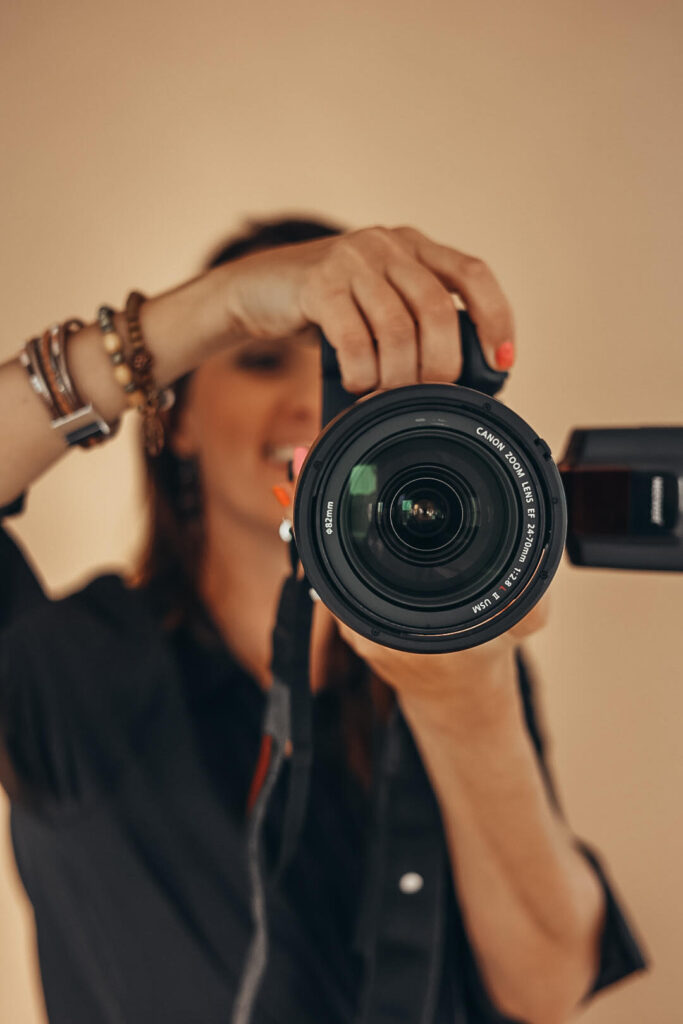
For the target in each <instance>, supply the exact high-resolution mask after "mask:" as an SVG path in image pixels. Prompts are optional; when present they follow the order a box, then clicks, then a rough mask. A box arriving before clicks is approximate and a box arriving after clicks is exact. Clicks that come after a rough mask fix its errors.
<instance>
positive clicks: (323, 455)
mask: <svg viewBox="0 0 683 1024" xmlns="http://www.w3.org/2000/svg"><path fill="white" fill-rule="evenodd" d="M458 315H459V318H460V328H461V339H462V351H463V372H462V374H461V376H460V378H459V380H458V381H457V382H456V383H455V384H414V385H409V386H407V387H400V388H394V389H391V390H388V391H382V392H375V393H373V394H371V395H367V396H364V397H362V398H360V399H356V396H353V395H350V394H348V393H347V392H345V391H344V389H343V388H342V386H341V381H340V376H339V367H338V364H337V360H336V356H335V353H334V350H333V349H332V348H331V346H330V345H329V343H328V342H327V340H326V339H325V338H324V337H323V338H322V346H321V350H322V369H323V423H324V429H323V431H322V433H321V434H320V435H319V437H318V438H317V440H316V442H315V444H314V445H313V447H312V448H311V449H310V450H309V452H308V454H307V456H306V459H305V461H304V463H303V465H302V467H301V470H300V472H299V475H298V477H297V481H296V492H295V499H294V523H293V527H294V537H295V541H296V546H297V550H298V554H299V557H300V559H301V562H302V565H303V567H304V571H305V574H306V577H307V579H308V581H309V582H310V584H311V586H312V588H313V589H314V591H315V593H316V594H317V595H318V596H319V597H320V599H321V600H322V601H323V602H324V603H325V604H326V605H327V606H328V607H329V608H330V610H331V611H332V612H333V613H334V614H335V615H336V616H337V617H338V618H339V619H341V620H342V621H343V622H345V623H347V625H349V626H350V627H351V628H352V629H354V630H355V631H356V632H358V633H360V634H361V635H364V636H367V637H369V638H370V639H372V640H374V641H375V642H377V643H381V644H384V645H386V646H388V647H394V648H397V649H399V650H406V651H418V652H424V653H438V652H444V651H456V650H463V649H466V648H469V647H475V646H477V645H478V644H482V643H485V642H486V641H488V640H491V639H493V638H494V637H496V636H498V635H500V634H501V633H504V632H506V631H507V630H508V629H510V628H511V627H512V626H513V625H515V623H517V622H518V621H519V620H520V619H522V618H523V617H524V616H525V615H526V614H527V613H528V612H529V611H530V610H531V608H532V607H533V606H534V605H535V604H536V603H537V602H538V601H539V599H540V598H541V597H542V595H543V593H544V592H545V591H546V589H547V588H548V586H549V585H550V582H551V580H552V578H553V576H554V574H555V572H556V571H557V568H558V566H559V563H560V561H561V558H562V553H563V551H564V550H565V544H566V545H567V551H568V554H569V557H570V559H571V560H572V561H573V562H574V563H575V564H580V565H594V566H598V565H604V566H611V567H613V568H618V567H621V568H641V569H642V568H652V569H681V568H683V543H682V536H681V534H682V531H683V526H682V520H681V505H682V504H683V428H677V427H671V428H666V427H664V428H640V429H638V428H636V429H629V428H623V429H617V430H575V431H574V433H573V434H572V437H571V439H570V443H569V446H568V448H567V451H566V453H565V455H564V457H563V458H562V460H561V461H560V465H559V467H558V466H557V465H556V464H555V462H554V461H553V458H552V454H551V451H550V448H549V446H548V445H547V443H546V442H545V441H544V440H543V439H542V438H541V437H539V436H538V435H537V434H536V433H535V431H534V430H533V429H532V428H531V427H530V426H529V424H527V423H526V422H525V421H524V420H523V419H522V418H521V417H520V416H518V415H517V414H516V413H515V412H513V411H512V410H511V409H509V408H508V407H507V406H505V405H503V404H502V403H501V402H498V401H496V399H495V398H494V397H493V395H494V394H496V393H497V392H498V391H499V390H500V388H501V387H502V385H503V384H504V382H505V379H506V378H507V373H504V372H502V371H495V370H492V369H491V368H490V367H489V366H488V365H487V364H486V362H485V360H484V356H483V353H482V350H481V346H480V344H479V339H478V337H477V334H476V330H475V327H474V324H473V323H472V321H471V319H470V318H469V316H468V315H467V313H466V312H465V311H462V310H461V311H459V313H458Z"/></svg>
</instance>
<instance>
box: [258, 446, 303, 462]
mask: <svg viewBox="0 0 683 1024" xmlns="http://www.w3.org/2000/svg"><path fill="white" fill-rule="evenodd" d="M302 447H305V445H297V444H280V445H268V446H267V447H266V458H268V459H272V460H273V461H274V462H289V461H290V460H291V459H293V458H294V452H295V450H296V449H297V448H302Z"/></svg>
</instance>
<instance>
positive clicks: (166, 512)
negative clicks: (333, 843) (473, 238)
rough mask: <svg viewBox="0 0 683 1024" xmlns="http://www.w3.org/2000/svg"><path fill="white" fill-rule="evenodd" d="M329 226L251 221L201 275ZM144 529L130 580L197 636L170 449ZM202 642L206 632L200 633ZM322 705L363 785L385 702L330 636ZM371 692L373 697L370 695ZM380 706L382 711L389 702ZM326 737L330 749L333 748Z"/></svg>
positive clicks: (181, 465) (197, 539)
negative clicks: (377, 710)
mask: <svg viewBox="0 0 683 1024" xmlns="http://www.w3.org/2000/svg"><path fill="white" fill-rule="evenodd" d="M342 233H343V229H342V228H341V227H338V226H336V225H334V224H331V223H328V222H326V221H321V220H314V219H307V218H293V217H288V218H278V219H275V220H269V221H255V220H250V221H248V222H247V223H246V224H245V226H244V228H243V229H242V231H240V232H239V233H238V234H237V235H235V236H233V237H231V238H230V239H228V240H227V241H225V242H223V243H222V244H221V245H220V246H218V247H217V248H216V249H215V251H214V252H213V254H212V255H211V257H210V258H209V259H208V260H207V262H206V264H205V269H207V270H208V269H210V268H212V267H217V266H220V265H221V264H223V263H227V262H229V261H231V260H236V259H239V258H240V257H242V256H246V255H248V254H250V253H254V252H259V251H262V250H264V249H272V248H275V247H277V246H281V245H291V244H294V243H296V242H304V241H311V240H313V239H317V238H327V237H331V236H333V235H338V234H342ZM191 378H192V374H191V373H189V374H186V375H185V376H184V377H182V378H180V379H179V380H178V381H176V382H175V384H174V390H175V395H176V399H175V403H174V405H173V406H172V408H171V409H170V410H168V411H167V412H166V413H164V414H163V415H164V418H165V427H166V435H167V437H170V436H171V435H172V433H173V431H174V429H175V428H176V426H177V423H178V419H179V416H180V414H181V412H182V410H183V406H184V404H185V402H186V400H187V394H188V388H189V386H190V381H191ZM144 462H145V475H146V491H147V501H148V525H147V532H146V537H145V541H144V545H143V550H142V555H141V557H140V559H139V562H138V565H137V568H136V570H135V572H134V574H133V577H132V583H133V585H134V586H141V587H145V588H146V589H147V591H148V592H149V593H150V596H151V597H152V599H153V601H154V603H155V605H156V607H157V610H158V611H159V613H160V615H161V617H162V619H163V622H164V624H165V626H166V627H167V628H169V629H170V628H175V627H177V626H179V625H182V624H188V625H192V626H193V627H194V628H195V629H197V630H199V632H200V633H201V632H202V630H203V624H204V625H205V623H206V612H205V609H204V607H203V604H202V600H201V598H200V595H199V587H198V572H199V566H200V563H201V558H202V552H203V542H204V533H203V520H202V513H201V501H200V493H199V483H198V479H197V476H196V462H194V460H191V459H183V458H180V457H179V456H177V455H176V454H175V453H174V452H173V451H172V449H171V446H170V445H169V444H167V445H166V446H165V447H164V450H163V451H162V453H161V454H160V455H158V456H156V457H151V456H149V455H148V454H147V453H146V452H145V454H144ZM203 633H204V635H205V636H206V635H207V631H206V629H204V630H203ZM327 665H328V675H327V678H326V687H325V689H326V691H327V694H326V706H327V708H328V712H327V714H328V717H329V718H330V721H332V720H333V719H336V720H337V731H336V736H337V738H338V739H340V740H341V742H342V743H343V746H344V748H345V750H346V755H347V759H348V762H349V766H350V767H351V768H352V770H354V772H355V774H356V775H357V777H359V778H360V779H361V780H362V781H363V782H364V783H365V784H367V783H368V781H369V773H370V757H371V755H370V744H371V729H372V699H373V694H376V696H377V698H378V699H379V700H380V701H382V696H383V693H382V691H383V690H384V689H386V688H385V687H384V686H383V684H379V683H378V681H376V680H370V674H369V673H368V671H367V666H366V665H365V663H364V662H363V661H362V660H361V659H360V658H358V656H357V655H356V654H355V653H354V652H353V651H352V650H351V648H350V647H349V646H348V645H347V644H345V643H344V641H343V640H342V639H341V637H339V635H338V634H337V633H336V631H335V638H334V640H333V643H332V646H331V649H330V650H329V651H328V652H327ZM371 691H372V692H371ZM384 698H385V699H384V701H383V703H384V704H386V695H384ZM334 735H335V733H334V732H333V731H332V730H330V735H329V737H328V743H327V746H328V747H330V746H333V745H334V741H333V736H334Z"/></svg>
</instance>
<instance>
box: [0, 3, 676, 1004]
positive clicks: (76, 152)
mask: <svg viewBox="0 0 683 1024" xmlns="http://www.w3.org/2000/svg"><path fill="white" fill-rule="evenodd" d="M0 18H1V23H0V39H1V42H0V95H1V96H2V122H3V124H2V136H1V138H2V145H1V147H0V152H1V155H0V160H1V161H2V170H3V174H2V183H3V187H2V191H1V192H0V218H1V220H0V237H1V238H2V244H1V245H0V261H1V273H0V280H1V282H2V296H3V301H2V329H1V332H0V357H6V356H9V355H11V354H12V353H14V352H15V351H16V349H17V347H18V345H19V344H20V343H21V342H22V341H23V340H24V339H25V337H26V336H28V335H29V334H30V333H32V332H36V331H38V330H39V329H42V328H43V327H44V326H46V325H47V324H48V323H50V322H51V321H52V320H54V319H56V318H64V317H66V316H70V315H82V316H84V317H91V316H92V315H93V313H94V310H95V308H96V305H97V304H98V303H100V302H102V301H109V302H111V303H113V304H118V303H121V301H122V299H123V298H124V296H125V294H126V291H127V289H129V288H130V287H132V286H137V287H139V288H141V289H143V290H146V291H148V292H154V291H155V290H158V289H162V288H165V287H168V286H170V285H172V284H174V283H176V282H178V281H179V280H181V279H182V278H183V277H185V276H187V275H190V274H192V273H194V271H195V269H196V268H197V266H198V262H199V261H200V259H201V258H202V257H203V255H204V254H205V253H206V251H207V249H208V248H209V247H210V246H211V245H212V244H213V243H214V242H216V241H217V240H218V238H219V237H220V236H221V235H222V234H223V233H225V232H226V230H229V229H231V228H233V227H235V226H236V225H238V223H239V222H240V220H241V218H242V217H243V215H244V214H246V213H250V214H267V213H271V212H274V211H280V210H282V209H285V210H288V211H300V210H306V211H311V212H318V213H325V214H329V215H333V216H335V217H338V218H342V219H344V220H345V221H347V222H348V223H350V224H352V225H356V226H360V225H364V224H370V223H385V224H389V225H392V224H397V223H412V224H415V225H417V226H419V227H421V228H422V229H423V230H425V231H427V232H429V233H431V234H433V235H434V236H435V237H436V238H438V239H440V240H443V241H446V242H449V243H451V244H453V245H455V246H457V247H458V248H461V249H463V250H465V251H467V252H470V253H473V254H475V255H478V256H481V257H483V258H484V259H486V260H487V261H488V262H489V263H490V264H491V266H492V267H493V269H494V270H495V271H496V273H497V274H498V276H499V279H500V280H501V282H502V284H503V286H504V288H505V289H506V291H507V293H508V295H509V297H510V298H511V300H512V303H513V306H514V308H515V311H516V317H517V323H518V336H519V359H518V363H517V366H516V368H515V370H514V375H513V379H512V381H511V383H510V384H509V386H508V388H507V390H506V392H505V393H504V395H503V397H504V399H505V401H506V402H507V403H508V404H509V405H510V406H511V407H513V408H514V409H516V410H517V411H518V412H519V413H520V414H521V415H522V416H523V417H524V418H526V419H527V420H528V421H529V422H530V423H531V424H532V425H533V426H534V428H535V429H536V430H537V431H539V432H540V433H541V434H543V436H545V437H546V438H547V439H548V441H549V442H550V444H551V446H552V448H553V451H554V453H555V455H556V456H559V455H560V454H561V452H562V450H563V446H564V443H565V440H566V438H567V436H568V434H569V430H570V427H572V426H596V425H610V424H611V425H621V424H628V423H635V424H666V423H670V424H673V423H679V424H680V423H681V422H683V409H682V407H681V405H682V403H681V379H682V375H683V347H682V334H681V306H680V276H681V268H682V266H683V252H682V245H683V243H682V238H683V235H682V234H681V230H680V227H681V201H680V181H681V179H682V178H683V167H682V166H681V163H682V157H683V146H682V144H681V139H680V132H679V130H678V129H679V127H680V110H681V100H682V99H683V96H682V92H683V90H682V88H681V86H682V82H681V78H682V72H681V62H680V50H681V41H682V29H683V8H682V6H681V4H680V3H678V4H674V3H661V2H656V0H598V2H592V3H591V2H587V0H572V2H559V3H558V2H553V3H547V2H544V0H530V2H529V0H526V2H525V0H522V2H518V3H514V4H512V3H490V2H481V0H480V2H474V0H472V2H467V3H459V2H457V0H456V2H453V0H450V2H449V0H423V2H422V4H418V3H416V2H414V0H413V2H410V3H409V2H406V0H379V2H375V3H373V2H371V0H366V2H365V3H360V2H358V0H352V2H350V3H349V2H347V3H343V4H342V3H339V2H336V3H332V2H329V0H288V2H286V3H282V2H279V3H276V2H271V3H268V2H265V0H251V2H246V0H239V2H234V0H233V2H230V0H228V2H226V0H221V2H220V3H219V2H217V0H216V2H213V0H195V2H193V3H191V4H187V3H179V2H178V0H165V2H163V3H161V2H160V0H158V2H155V3H146V4H145V3H143V4H142V5H140V4H138V3H133V2H132V0H119V2H118V3H117V4H115V5H114V4H107V5H105V4H102V3H95V4H93V3H88V2H85V0H81V2H79V0H62V2H61V3H59V4H48V3H46V2H42V3H41V2H38V0H23V2H22V3H20V4H19V3H5V4H4V5H3V7H2V14H1V15H0ZM131 427H132V425H131V424H129V425H128V427H127V428H126V430H124V431H123V432H122V435H121V436H120V437H119V438H118V439H117V440H116V441H115V442H114V444H113V445H112V446H111V447H110V448H109V449H106V450H102V451H101V452H97V453H95V454H85V453H83V452H80V451H78V452H76V453H75V454H72V455H71V456H69V457H68V458H67V459H66V460H65V461H64V462H63V463H62V464H60V465H59V466H58V467H57V468H56V469H55V470H54V471H53V472H51V473H50V474H48V476H47V477H45V478H44V479H43V480H41V482H40V483H39V484H37V485H36V486H35V488H34V489H33V492H32V494H31V501H30V505H29V510H28V512H27V514H26V515H25V516H24V517H23V518H22V519H21V520H20V521H18V522H17V523H16V531H17V533H18V534H19V535H20V536H21V537H22V538H23V539H24V541H25V543H26V544H27V546H28V548H29V549H30V551H31V552H32V554H33V556H34V558H35V560H36V562H37V564H38V565H39V566H40V568H41V570H42V572H43V574H44V577H45V579H46V581H47V582H48V584H49V585H50V586H51V587H52V588H53V589H54V591H55V592H56V593H60V592H63V591H64V590H65V589H66V588H69V587H71V586H73V585H74V584H76V583H77V582H78V581H80V580H82V579H83V578H84V577H85V576H87V575H88V574H89V573H92V572H95V571H97V570H99V569H100V568H101V567H102V566H105V565H106V566H116V565H122V564H125V562H126V560H127V559H128V558H130V556H131V553H132V551H133V550H134V548H135V543H136V541H137V538H138V537H139V531H140V526H141V522H142V512H141V509H140V506H139V502H138V482H137V476H136V462H135V458H134V437H133V431H132V428H131ZM552 593H553V595H554V606H553V616H552V621H551V623H550V625H549V626H548V627H547V628H546V630H545V631H544V632H543V633H542V634H541V635H540V636H537V637H535V638H533V640H532V641H530V643H529V649H530V650H531V652H532V653H533V655H534V656H535V658H536V662H537V666H538V671H539V673H540V675H541V677H542V679H543V686H544V701H545V709H546V719H547V722H548V728H549V730H550V732H551V735H552V738H553V759H554V765H555V770H556V773H557V775H558V777H559V779H560V784H561V789H562V791H563V794H564V798H565V803H566V806H567V808H568V811H569V814H570V818H571V821H572V823H573V825H574V827H575V829H576V830H577V831H578V832H579V833H580V834H581V835H583V836H584V837H586V838H589V839H590V840H591V841H593V843H595V844H596V845H597V846H598V848H599V849H601V850H602V852H603V854H604V856H605V858H606V860H607V863H608V864H609V866H610V867H611V870H612V873H613V875H614V877H615V878H616V880H617V883H618V886H619V888H620V889H621V891H622V893H623V894H624V898H625V901H626V903H627V904H628V906H629V908H630V910H631V912H632V915H633V917H634V919H635V921H636V922H637V925H638V926H639V929H640V931H641V933H642V934H643V935H644V937H645V940H646V943H647V946H648V948H649V950H650V953H651V955H652V957H653V960H654V970H653V971H652V973H651V974H650V975H648V976H647V977H644V978H641V979H639V980H637V981H629V982H627V983H625V984H624V985H623V986H621V987H620V988H618V989H615V990H612V992H611V993H610V994H608V995H606V996H604V997H602V998H600V999H598V1000H597V1001H596V1002H595V1003H594V1004H593V1006H592V1007H591V1008H590V1009H589V1010H588V1011H587V1012H586V1013H585V1015H584V1017H583V1020H585V1021H586V1022H590V1024H617V1022H618V1024H643V1022H644V1021H647V1022H648V1024H650V1022H653V1024H674V1022H675V1021H678V1020H680V998H681V993H680V991H678V985H677V977H678V975H679V973H680V966H679V963H680V952H681V948H682V947H683V892H682V888H681V884H680V880H679V875H680V865H681V863H683V828H682V827H681V819H680V803H679V795H680V792H681V790H682V789H683V768H682V759H681V753H680V740H679V737H680V721H681V717H682V716H683V690H682V688H681V686H680V683H681V670H680V665H681V653H680V641H681V637H680V613H681V599H682V597H683V584H682V581H681V578H680V575H674V574H671V575H668V576H667V575H660V576H658V575H657V574H654V573H645V574H636V573H612V574H609V573H607V572H602V571H597V570H578V569H575V568H573V567H571V566H570V565H569V564H568V563H567V562H565V563H564V564H563V566H562V567H561V569H560V572H559V574H558V576H557V577H556V579H555V581H554V583H553V586H552ZM4 808H5V805H4V804H3V805H2V808H1V809H2V810H3V811H4ZM1 860H2V863H1V864H0V1020H1V1021H2V1022H5V1021H7V1022H11V1024H35V1022H38V1021H40V1020H41V1019H42V1018H41V1012H42V1011H41V999H40V996H39V994H37V991H38V990H37V988H36V983H35V967H34V959H33V936H32V927H31V923H30V917H29V915H28V913H27V907H26V906H25V904H24V900H23V898H22V896H21V895H20V892H19V888H18V885H17V880H16V877H15V871H14V867H13V864H12V861H11V857H10V851H9V842H8V839H7V838H6V837H3V838H2V845H1Z"/></svg>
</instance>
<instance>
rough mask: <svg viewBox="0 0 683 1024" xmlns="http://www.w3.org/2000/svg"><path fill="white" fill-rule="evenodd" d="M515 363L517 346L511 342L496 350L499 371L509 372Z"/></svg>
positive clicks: (504, 343)
mask: <svg viewBox="0 0 683 1024" xmlns="http://www.w3.org/2000/svg"><path fill="white" fill-rule="evenodd" d="M514 361H515V346H514V345H513V343H512V342H511V341H504V342H503V344H502V345H499V346H498V348H497V349H496V363H497V364H498V369H499V370H509V369H510V367H511V366H512V364H513V363H514Z"/></svg>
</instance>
